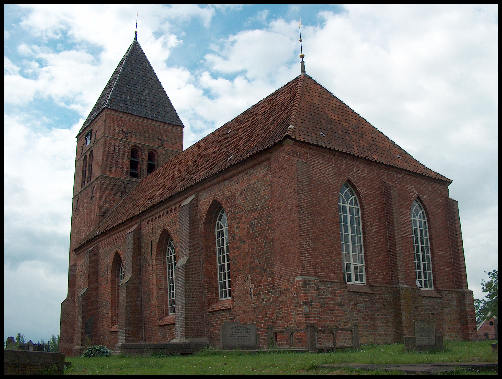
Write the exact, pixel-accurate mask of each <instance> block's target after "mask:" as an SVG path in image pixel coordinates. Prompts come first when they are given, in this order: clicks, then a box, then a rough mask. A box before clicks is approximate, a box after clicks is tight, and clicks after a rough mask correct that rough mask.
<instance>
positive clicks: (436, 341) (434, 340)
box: [404, 321, 443, 351]
mask: <svg viewBox="0 0 502 379" xmlns="http://www.w3.org/2000/svg"><path fill="white" fill-rule="evenodd" d="M404 345H405V348H406V350H419V351H424V350H442V349H443V336H442V335H441V334H439V333H438V334H436V329H435V326H434V323H433V322H427V321H415V335H414V336H405V337H404Z"/></svg>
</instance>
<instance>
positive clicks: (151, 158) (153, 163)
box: [146, 151, 157, 175]
mask: <svg viewBox="0 0 502 379" xmlns="http://www.w3.org/2000/svg"><path fill="white" fill-rule="evenodd" d="M156 168H157V155H156V154H155V152H154V151H149V152H148V161H147V162H146V174H147V175H148V174H150V173H151V172H153V171H155V169H156Z"/></svg>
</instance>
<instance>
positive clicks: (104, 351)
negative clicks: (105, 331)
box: [82, 345, 110, 358]
mask: <svg viewBox="0 0 502 379" xmlns="http://www.w3.org/2000/svg"><path fill="white" fill-rule="evenodd" d="M109 356H110V350H109V349H108V348H107V347H106V346H103V345H95V346H89V347H88V348H87V349H85V351H84V353H83V354H82V357H87V358H90V357H109Z"/></svg>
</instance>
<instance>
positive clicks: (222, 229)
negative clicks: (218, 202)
mask: <svg viewBox="0 0 502 379" xmlns="http://www.w3.org/2000/svg"><path fill="white" fill-rule="evenodd" d="M215 232H216V259H217V266H218V293H219V296H220V299H229V298H230V297H231V296H232V293H231V286H230V259H229V254H228V224H227V215H226V214H225V211H224V210H223V209H222V210H220V212H219V213H218V217H217V218H216V230H215Z"/></svg>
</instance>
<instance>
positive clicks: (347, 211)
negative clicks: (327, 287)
mask: <svg viewBox="0 0 502 379" xmlns="http://www.w3.org/2000/svg"><path fill="white" fill-rule="evenodd" d="M338 212H339V217H340V240H341V242H342V258H343V259H342V260H343V273H344V275H345V281H346V282H347V283H365V281H366V279H365V273H364V249H363V234H362V228H361V211H360V209H359V202H358V201H357V197H356V194H355V192H354V190H353V189H352V188H351V187H350V186H349V185H348V184H347V183H345V184H344V185H343V186H342V189H341V190H340V194H339V197H338Z"/></svg>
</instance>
